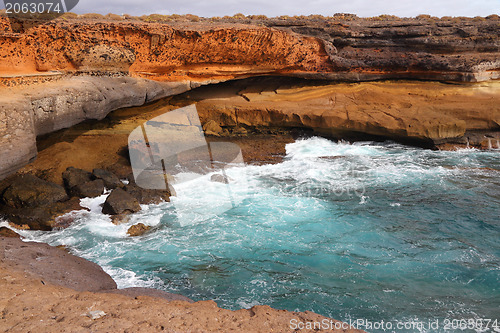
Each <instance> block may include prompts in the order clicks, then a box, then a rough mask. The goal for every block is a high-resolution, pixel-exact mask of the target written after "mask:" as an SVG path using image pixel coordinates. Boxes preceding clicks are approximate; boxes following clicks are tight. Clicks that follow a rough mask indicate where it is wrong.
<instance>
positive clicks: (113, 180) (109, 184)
mask: <svg viewBox="0 0 500 333" xmlns="http://www.w3.org/2000/svg"><path fill="white" fill-rule="evenodd" d="M92 175H93V176H94V178H95V179H102V181H103V182H104V186H105V187H106V188H107V189H110V190H114V189H115V188H117V187H123V183H122V182H121V181H120V178H118V176H116V175H115V174H114V173H112V172H109V171H107V170H103V169H94V170H93V171H92Z"/></svg>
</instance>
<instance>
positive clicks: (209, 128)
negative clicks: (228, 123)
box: [203, 120, 223, 136]
mask: <svg viewBox="0 0 500 333" xmlns="http://www.w3.org/2000/svg"><path fill="white" fill-rule="evenodd" d="M203 131H205V135H214V136H221V134H222V133H223V130H222V127H220V125H219V124H218V123H217V122H216V121H215V120H209V121H207V122H206V123H205V125H204V126H203Z"/></svg>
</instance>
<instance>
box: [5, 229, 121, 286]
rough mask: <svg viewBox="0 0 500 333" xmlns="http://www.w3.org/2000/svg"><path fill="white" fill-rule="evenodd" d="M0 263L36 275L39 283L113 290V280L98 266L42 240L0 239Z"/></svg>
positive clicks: (114, 284)
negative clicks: (26, 241)
mask: <svg viewBox="0 0 500 333" xmlns="http://www.w3.org/2000/svg"><path fill="white" fill-rule="evenodd" d="M0 263H1V264H2V265H8V266H11V267H14V268H15V269H16V270H20V271H22V272H25V273H26V274H29V275H32V276H33V275H35V276H39V277H40V278H41V279H42V281H43V283H47V284H49V283H50V284H54V285H58V286H62V287H66V288H71V289H74V290H78V291H99V290H107V289H116V283H115V281H113V279H112V278H111V277H110V276H109V275H108V274H106V273H105V272H104V271H103V270H102V268H101V267H99V265H97V264H94V263H93V262H90V261H88V260H85V259H83V258H79V257H76V256H73V255H71V254H69V253H68V252H66V251H63V250H60V249H58V248H55V247H52V246H49V245H47V244H44V243H25V242H23V241H21V240H18V239H2V241H1V242H0ZM83 272H85V273H84V274H82V273H83Z"/></svg>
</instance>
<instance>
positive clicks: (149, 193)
mask: <svg viewBox="0 0 500 333" xmlns="http://www.w3.org/2000/svg"><path fill="white" fill-rule="evenodd" d="M124 189H125V191H127V193H129V194H130V195H132V196H133V197H134V198H136V199H137V200H138V201H139V202H140V203H141V204H159V203H160V202H169V201H170V195H171V194H170V192H169V191H162V190H149V189H144V188H142V187H139V186H137V184H135V183H134V182H130V184H128V185H126V186H125V187H124Z"/></svg>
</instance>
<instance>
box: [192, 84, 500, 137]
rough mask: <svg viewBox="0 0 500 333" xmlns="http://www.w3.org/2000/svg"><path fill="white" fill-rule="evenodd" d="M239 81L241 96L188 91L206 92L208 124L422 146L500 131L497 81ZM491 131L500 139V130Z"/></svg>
mask: <svg viewBox="0 0 500 333" xmlns="http://www.w3.org/2000/svg"><path fill="white" fill-rule="evenodd" d="M233 85H234V87H231V89H233V90H234V91H235V92H236V91H238V94H236V93H234V94H233V96H232V97H229V96H228V95H229V91H228V90H225V91H224V93H223V94H221V95H222V96H217V95H216V94H212V96H213V97H212V98H205V96H207V95H209V94H208V93H209V92H214V90H213V89H211V88H210V87H206V89H205V88H204V89H201V90H199V91H196V92H192V93H190V95H191V97H192V98H194V99H195V100H196V99H197V95H200V97H203V98H202V99H200V101H199V102H198V104H197V109H198V113H199V115H200V118H201V120H202V122H204V121H208V120H214V121H216V122H220V123H222V124H225V125H227V126H232V127H235V128H237V127H238V126H242V125H243V126H245V127H249V128H256V129H263V128H303V129H310V130H311V131H313V132H314V133H317V134H320V135H325V136H329V137H334V138H339V139H342V138H344V139H363V138H366V137H367V136H369V135H372V136H378V137H381V138H390V139H392V140H397V141H402V142H409V143H416V144H420V145H424V146H433V145H435V144H440V143H442V142H447V141H455V140H459V139H460V140H464V136H467V135H468V134H467V135H466V133H468V132H469V131H478V132H481V131H492V132H495V131H497V132H498V130H499V129H500V84H499V83H497V82H489V83H481V84H476V85H471V84H463V85H446V84H442V83H429V82H425V83H422V82H420V83H419V82H374V83H359V84H345V83H344V84H330V85H316V86H315V85H311V86H302V87H287V86H286V85H285V86H283V87H282V88H280V87H279V85H278V88H277V89H276V88H272V89H269V90H264V91H258V92H255V89H254V88H255V87H244V86H243V83H241V85H240V86H239V85H238V83H234V84H233ZM245 89H246V90H248V92H247V91H245ZM242 91H244V95H245V98H242V97H241V96H240V95H241V94H242ZM224 96H228V97H224ZM492 135H493V134H492ZM493 137H494V138H495V139H494V140H496V139H497V138H498V137H499V135H498V133H497V134H496V135H493ZM464 142H465V141H464ZM471 143H472V142H471Z"/></svg>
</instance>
